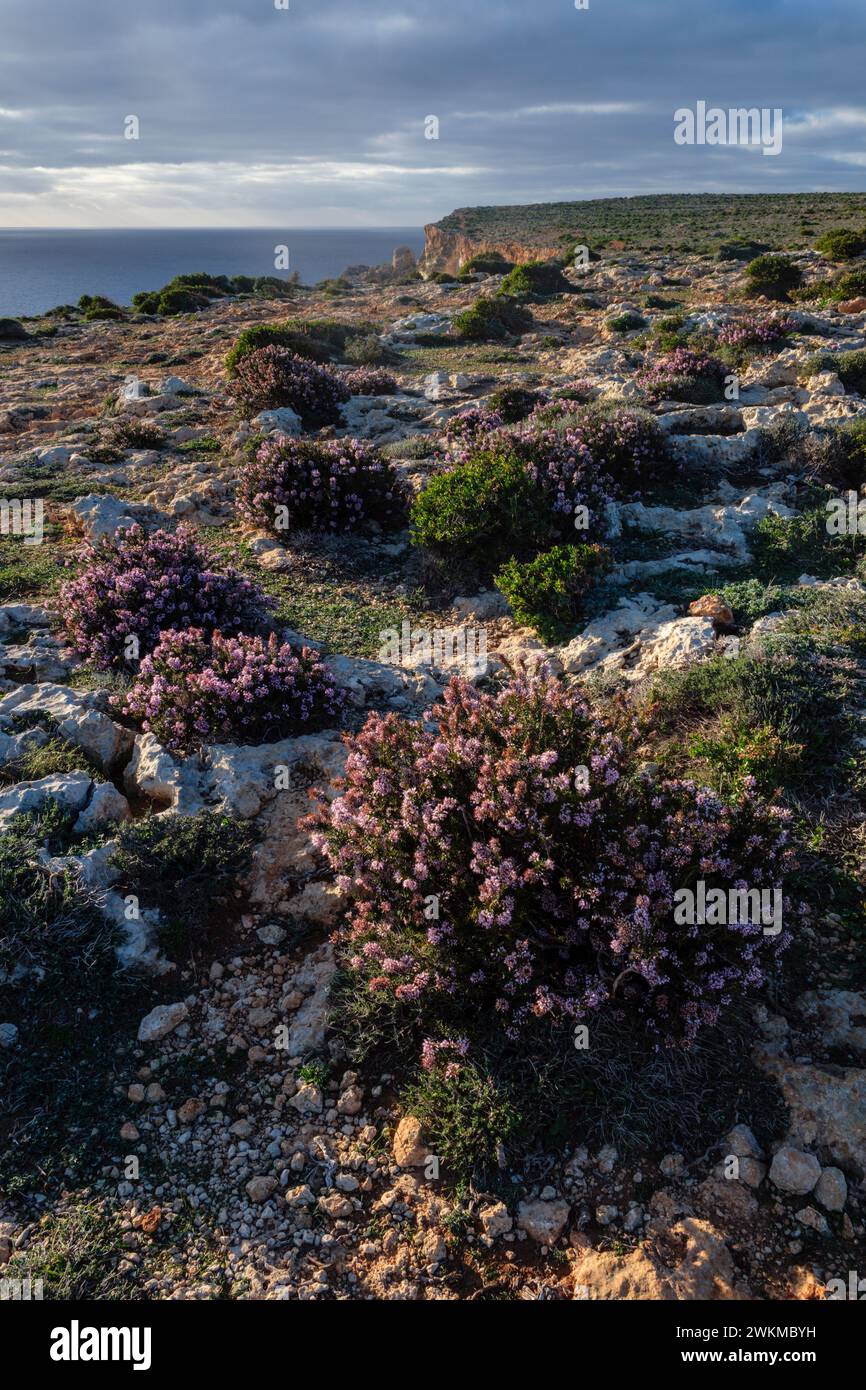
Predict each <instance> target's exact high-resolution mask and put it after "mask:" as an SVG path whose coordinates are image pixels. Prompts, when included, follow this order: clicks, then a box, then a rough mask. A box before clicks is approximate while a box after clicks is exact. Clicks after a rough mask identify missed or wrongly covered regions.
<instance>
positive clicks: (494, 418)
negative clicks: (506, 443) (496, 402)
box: [439, 406, 505, 464]
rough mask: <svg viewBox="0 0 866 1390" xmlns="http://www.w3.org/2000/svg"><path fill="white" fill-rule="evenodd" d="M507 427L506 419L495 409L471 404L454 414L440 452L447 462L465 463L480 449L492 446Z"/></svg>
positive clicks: (447, 427) (446, 430) (443, 437)
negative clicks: (492, 437)
mask: <svg viewBox="0 0 866 1390" xmlns="http://www.w3.org/2000/svg"><path fill="white" fill-rule="evenodd" d="M504 428H505V421H504V420H503V418H502V416H501V415H499V414H497V412H496V411H495V410H485V409H484V408H483V407H481V406H471V407H470V408H469V409H468V410H461V411H460V414H459V415H452V416H451V419H450V420H449V421H448V424H447V426H446V429H445V433H444V435H443V436H442V443H441V446H440V449H439V453H440V454H441V455H442V457H443V458H444V459H445V461H446V462H447V463H451V464H459V463H465V462H466V460H467V459H468V458H471V456H472V454H474V453H476V452H477V451H478V450H479V449H486V448H492V447H494V446H495V443H496V440H495V439H491V436H497V437H498V435H499V432H500V431H501V430H503V429H504Z"/></svg>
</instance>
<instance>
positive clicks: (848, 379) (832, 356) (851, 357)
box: [801, 348, 866, 396]
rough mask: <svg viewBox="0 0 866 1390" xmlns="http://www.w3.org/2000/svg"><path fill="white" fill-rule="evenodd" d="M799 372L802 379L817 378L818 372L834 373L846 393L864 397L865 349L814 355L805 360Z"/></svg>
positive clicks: (865, 385) (865, 391)
mask: <svg viewBox="0 0 866 1390" xmlns="http://www.w3.org/2000/svg"><path fill="white" fill-rule="evenodd" d="M801 371H802V374H803V376H804V377H810V376H817V374H818V373H819V372H835V373H836V374H837V376H838V377H839V380H840V381H841V383H842V385H843V386H844V387H845V390H846V391H848V392H853V393H854V394H855V395H857V396H866V349H863V348H855V349H854V351H852V352H818V353H815V354H814V355H813V356H812V357H807V358H806V361H805V362H804V363H803V366H802V368H801Z"/></svg>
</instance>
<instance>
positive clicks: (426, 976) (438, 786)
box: [317, 677, 793, 1067]
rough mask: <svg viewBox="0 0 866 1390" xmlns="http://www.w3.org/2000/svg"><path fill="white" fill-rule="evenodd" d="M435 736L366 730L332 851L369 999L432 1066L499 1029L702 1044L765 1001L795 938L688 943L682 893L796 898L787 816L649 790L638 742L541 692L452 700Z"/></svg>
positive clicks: (372, 725) (699, 794)
mask: <svg viewBox="0 0 866 1390" xmlns="http://www.w3.org/2000/svg"><path fill="white" fill-rule="evenodd" d="M430 718H431V719H432V721H434V725H433V727H431V725H430V724H427V725H425V724H422V723H410V722H409V721H407V720H404V719H402V718H400V717H399V716H398V715H395V714H389V715H387V716H386V717H384V718H383V717H381V716H380V715H377V714H372V715H370V716H369V718H368V720H367V723H366V725H365V726H364V728H363V729H362V731H361V732H360V733H359V734H358V735H356V736H355V737H353V738H352V739H351V740H350V742H349V747H350V753H349V759H348V763H347V769H346V781H345V787H344V790H343V794H342V795H341V796H340V797H339V798H338V799H337V800H335V801H334V802H333V803H332V805H331V806H330V807H329V808H328V810H327V811H325V812H322V813H321V816H320V818H319V823H320V825H321V827H322V828H321V829H320V831H319V832H318V835H317V842H318V844H319V845H320V847H322V848H323V849H324V851H325V853H326V855H327V857H328V859H329V861H330V863H331V865H332V866H333V868H334V870H335V871H336V873H337V875H338V883H339V884H340V886H341V887H342V888H343V890H344V891H345V892H346V893H347V895H348V896H349V899H350V903H351V907H350V911H349V916H348V920H347V925H346V928H345V935H344V946H345V954H346V958H347V961H346V963H347V966H348V969H349V970H350V972H351V973H352V977H353V979H354V982H355V985H356V987H357V988H358V989H360V990H362V991H364V992H365V993H367V994H369V995H371V996H375V997H378V998H379V999H380V1000H381V1001H382V1004H383V1005H385V1004H388V1005H389V1006H390V1007H396V1008H399V1009H401V1010H402V1011H403V1012H404V1014H408V1016H411V1017H412V1018H413V1020H414V1022H415V1024H416V1025H417V1029H418V1033H419V1036H420V1037H426V1039H427V1042H426V1044H425V1048H424V1058H423V1060H424V1065H425V1066H427V1067H429V1066H431V1065H433V1063H434V1062H435V1060H436V1058H437V1057H438V1055H439V1054H440V1053H442V1052H448V1051H451V1047H450V1045H449V1044H448V1043H447V1041H446V1040H447V1039H449V1038H453V1036H454V1032H455V1030H456V1031H458V1032H463V1033H469V1032H471V1028H472V1026H475V1024H476V1021H477V1023H479V1024H481V1025H483V1026H484V1027H487V1026H488V1025H489V1023H490V1020H491V1019H493V1018H496V1017H497V1016H498V1017H499V1019H500V1020H501V1026H502V1029H503V1031H504V1034H505V1035H506V1037H508V1038H510V1039H517V1038H519V1037H520V1036H521V1035H522V1034H523V1033H524V1031H525V1030H526V1029H527V1028H530V1027H531V1026H532V1024H533V1020H538V1019H548V1020H551V1021H554V1022H559V1023H568V1022H569V1021H572V1022H573V1021H574V1020H580V1019H587V1018H590V1017H591V1016H592V1015H593V1013H595V1011H597V1010H599V1009H608V1010H615V1011H619V1010H622V1011H625V1013H626V1015H627V1016H629V1017H631V1018H632V1019H633V1020H635V1021H636V1022H637V1023H638V1025H639V1026H641V1027H643V1028H644V1029H645V1030H646V1033H647V1035H648V1036H649V1037H650V1038H652V1039H653V1040H654V1041H655V1042H656V1043H657V1044H658V1043H661V1042H675V1041H676V1042H684V1043H688V1042H689V1041H690V1040H692V1039H693V1038H694V1037H695V1036H696V1035H697V1033H698V1032H699V1031H700V1029H701V1028H702V1027H704V1026H710V1025H712V1024H714V1023H715V1022H716V1020H717V1019H718V1018H719V1015H720V1013H721V1011H722V1010H723V1009H724V1007H725V1006H726V1005H727V1004H728V1003H729V1002H730V1001H731V1000H732V999H733V998H734V997H736V996H739V995H740V994H742V993H743V992H744V991H745V990H751V989H757V988H759V987H760V986H761V985H762V983H763V982H764V979H765V973H766V970H767V967H768V965H769V964H770V963H771V962H772V961H773V960H774V958H775V957H776V955H777V954H778V953H779V952H780V951H781V950H782V949H783V948H784V947H785V946H786V945H787V944H788V940H789V932H788V931H787V929H786V930H785V931H784V932H782V933H780V934H779V935H777V936H775V937H769V936H766V937H765V936H764V935H763V929H762V927H761V926H751V925H746V926H710V925H695V926H679V925H675V920H674V893H675V891H676V890H677V889H678V888H681V887H683V886H689V887H692V886H693V885H694V883H695V881H696V879H698V878H701V879H703V880H705V882H706V884H707V887H708V888H709V887H711V886H719V887H722V888H724V889H725V890H728V889H729V888H732V887H737V886H743V887H746V886H747V887H773V888H775V887H779V888H781V887H782V885H783V882H784V879H785V877H786V876H787V875H788V874H789V873H790V872H791V869H792V867H793V865H792V857H791V851H790V848H789V845H788V824H787V821H786V818H785V815H784V813H783V812H781V811H780V810H778V809H776V808H773V807H767V806H765V805H763V804H762V803H760V802H759V801H757V800H756V799H755V798H754V796H753V795H752V794H751V792H748V793H747V794H746V795H744V796H743V798H742V800H740V801H739V802H737V803H736V804H735V805H733V806H727V805H725V804H723V803H722V802H720V801H719V800H718V798H717V797H715V796H714V795H712V794H711V793H710V792H709V791H706V790H702V789H700V788H698V787H696V786H695V785H694V784H692V783H690V782H662V783H655V784H654V783H652V782H651V781H649V780H648V779H646V778H644V777H641V776H639V775H637V774H636V773H635V771H634V755H633V754H632V753H631V752H630V747H629V745H630V744H631V742H632V735H631V733H626V734H624V735H620V734H618V733H617V732H615V731H614V730H613V729H612V728H611V727H609V726H607V725H606V724H605V723H604V722H603V721H602V720H601V719H600V718H599V717H597V716H596V715H595V714H593V712H592V711H591V710H590V708H589V707H588V705H587V704H586V703H585V701H584V699H583V697H582V696H581V695H580V694H579V693H578V691H577V690H576V689H575V688H574V687H570V688H569V687H567V686H565V685H564V684H562V683H560V682H558V681H555V680H552V679H548V678H545V677H538V678H535V679H532V680H529V679H524V678H520V679H516V680H514V681H513V682H512V684H511V685H510V686H508V687H507V688H506V689H504V690H502V691H500V692H499V693H497V694H495V695H491V694H479V693H478V692H477V691H476V690H474V689H473V688H472V687H471V686H470V685H468V684H466V683H464V682H462V681H459V680H452V681H451V682H450V684H449V685H448V687H447V688H446V690H445V693H444V696H443V699H442V702H441V703H440V704H438V705H436V706H435V707H434V709H433V710H432V711H431V714H430ZM431 904H432V905H434V907H433V908H431ZM792 912H793V909H792V907H791V904H790V903H787V902H786V906H785V913H786V918H785V920H786V927H787V924H788V923H789V922H790V917H791V915H792ZM463 1051H465V1049H462V1048H461V1049H459V1055H462V1054H463ZM451 1060H453V1061H454V1062H455V1063H457V1064H458V1065H459V1063H458V1059H457V1056H454V1057H453V1059H451Z"/></svg>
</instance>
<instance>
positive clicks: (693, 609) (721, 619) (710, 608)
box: [689, 594, 734, 627]
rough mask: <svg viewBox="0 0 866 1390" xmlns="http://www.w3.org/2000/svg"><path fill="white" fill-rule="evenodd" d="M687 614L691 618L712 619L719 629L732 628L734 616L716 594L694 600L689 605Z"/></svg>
mask: <svg viewBox="0 0 866 1390" xmlns="http://www.w3.org/2000/svg"><path fill="white" fill-rule="evenodd" d="M689 612H690V613H691V614H692V616H693V617H697V618H712V620H713V622H714V623H717V624H718V626H719V627H733V625H734V615H733V613H732V612H731V610H730V608H729V607H728V605H727V604H726V603H724V602H723V601H722V600H721V599H720V598H719V596H718V594H702V595H701V597H700V598H696V599H695V601H694V603H690V604H689Z"/></svg>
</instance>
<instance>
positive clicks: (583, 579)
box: [495, 545, 609, 642]
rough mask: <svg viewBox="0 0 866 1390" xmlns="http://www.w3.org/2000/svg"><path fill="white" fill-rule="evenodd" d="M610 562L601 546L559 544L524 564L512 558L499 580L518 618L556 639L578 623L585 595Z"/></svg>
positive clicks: (553, 639) (500, 573)
mask: <svg viewBox="0 0 866 1390" xmlns="http://www.w3.org/2000/svg"><path fill="white" fill-rule="evenodd" d="M608 563H609V561H608V557H607V552H606V551H605V550H604V549H603V547H602V546H600V545H557V546H554V547H553V549H552V550H547V551H544V552H543V553H542V554H541V555H536V557H535V559H533V560H529V561H527V562H526V563H524V564H521V563H520V562H519V561H518V560H514V559H511V560H509V561H508V563H507V564H505V565H504V566H503V567H502V569H501V570H500V571H499V573H498V574H497V575H496V580H495V582H496V587H497V589H499V591H500V592H501V593H503V594H504V595H505V597H506V598H507V599H508V602H509V604H510V605H511V611H512V613H513V614H514V618H515V621H516V622H517V623H519V624H520V625H521V626H526V627H532V628H534V629H535V630H536V632H538V633H539V634H540V635H541V636H542V637H543V638H544V639H545V641H551V642H553V641H556V640H557V639H558V638H561V637H562V636H563V635H564V634H565V633H566V632H567V631H568V629H569V628H570V627H573V626H574V623H575V622H576V620H577V618H578V617H579V616H580V612H581V606H582V601H583V598H584V596H585V594H586V593H587V592H588V590H589V589H590V588H592V585H593V584H594V583H595V582H596V580H597V579H598V578H599V577H600V576H601V575H602V574H604V572H605V570H606V569H607V568H608Z"/></svg>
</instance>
